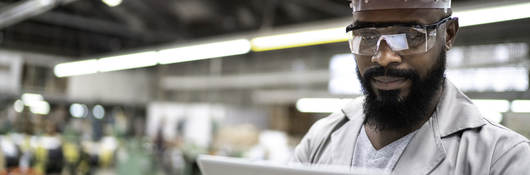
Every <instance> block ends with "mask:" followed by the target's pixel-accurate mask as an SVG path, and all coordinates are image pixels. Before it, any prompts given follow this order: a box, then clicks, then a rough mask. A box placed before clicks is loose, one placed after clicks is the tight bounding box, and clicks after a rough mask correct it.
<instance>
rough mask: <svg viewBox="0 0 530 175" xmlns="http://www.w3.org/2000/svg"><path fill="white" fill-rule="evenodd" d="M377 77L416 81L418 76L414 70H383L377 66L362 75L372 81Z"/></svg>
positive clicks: (383, 68)
mask: <svg viewBox="0 0 530 175" xmlns="http://www.w3.org/2000/svg"><path fill="white" fill-rule="evenodd" d="M377 76H391V77H403V78H406V79H411V80H416V79H418V77H419V74H418V73H417V72H416V71H414V70H410V69H409V70H404V69H394V68H385V67H383V66H377V67H373V68H369V69H368V70H366V71H365V72H364V74H363V77H364V78H365V79H366V80H369V79H373V78H374V77H377Z"/></svg>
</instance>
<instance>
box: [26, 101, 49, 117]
mask: <svg viewBox="0 0 530 175" xmlns="http://www.w3.org/2000/svg"><path fill="white" fill-rule="evenodd" d="M29 110H30V111H31V113H33V114H39V115H48V113H50V104H49V103H48V102H46V101H36V102H33V103H32V104H31V106H29Z"/></svg>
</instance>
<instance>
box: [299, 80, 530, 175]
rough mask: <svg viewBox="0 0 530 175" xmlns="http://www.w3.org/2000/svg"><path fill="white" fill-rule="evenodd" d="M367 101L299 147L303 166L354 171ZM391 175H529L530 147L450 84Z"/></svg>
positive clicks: (327, 121) (323, 123)
mask: <svg viewBox="0 0 530 175" xmlns="http://www.w3.org/2000/svg"><path fill="white" fill-rule="evenodd" d="M362 103H363V98H362V97H361V98H357V99H355V100H353V102H352V103H350V104H348V105H347V106H346V107H344V108H343V109H342V110H341V111H340V112H336V113H333V114H331V115H330V116H328V117H326V118H323V119H321V120H319V121H317V122H316V123H315V124H314V125H313V126H312V127H311V129H310V130H309V131H308V133H307V134H306V135H305V136H304V138H303V139H302V141H301V142H300V143H299V145H298V146H297V147H296V149H295V152H294V160H295V161H296V162H299V163H306V164H307V163H311V164H328V165H343V166H350V165H351V164H352V159H353V152H354V147H355V143H356V140H357V136H358V134H359V131H360V129H361V125H362V123H363V120H364V114H363V110H362ZM392 174H406V175H415V174H440V175H448V174H481V175H482V174H517V175H519V174H529V175H530V142H529V141H528V139H527V138H525V137H524V136H521V135H519V134H517V133H515V132H513V131H511V130H509V129H507V128H505V127H503V126H501V125H498V124H496V123H492V122H489V121H488V120H486V119H484V118H483V117H482V116H481V114H480V113H479V111H478V109H477V108H476V106H475V105H473V103H472V102H471V101H470V100H469V98H468V97H466V96H465V95H464V94H463V93H462V92H461V91H460V90H458V89H457V88H456V87H455V86H454V85H453V84H452V83H451V82H449V81H448V80H446V83H445V84H444V91H443V95H442V97H441V99H440V103H439V104H438V106H437V109H436V112H435V114H433V116H432V117H431V118H430V119H429V120H428V121H427V122H425V124H424V125H423V126H422V127H421V128H420V129H418V130H417V133H416V135H415V136H414V137H413V138H412V140H411V141H410V142H409V144H408V146H407V148H405V151H404V152H403V154H402V155H401V157H400V159H399V160H398V162H397V163H396V166H395V167H394V169H393V171H392Z"/></svg>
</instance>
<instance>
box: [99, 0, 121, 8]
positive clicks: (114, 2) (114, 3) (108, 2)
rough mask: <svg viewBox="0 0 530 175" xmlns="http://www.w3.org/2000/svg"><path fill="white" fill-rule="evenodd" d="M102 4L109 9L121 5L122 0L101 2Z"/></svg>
mask: <svg viewBox="0 0 530 175" xmlns="http://www.w3.org/2000/svg"><path fill="white" fill-rule="evenodd" d="M102 1H103V3H105V4H107V5H108V6H109V7H116V6H118V5H120V4H121V2H122V0H102Z"/></svg>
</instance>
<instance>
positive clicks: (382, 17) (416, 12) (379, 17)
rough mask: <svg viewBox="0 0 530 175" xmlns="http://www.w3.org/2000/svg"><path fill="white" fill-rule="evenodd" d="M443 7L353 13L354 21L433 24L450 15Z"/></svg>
mask: <svg viewBox="0 0 530 175" xmlns="http://www.w3.org/2000/svg"><path fill="white" fill-rule="evenodd" d="M450 13H451V12H450V10H443V9H387V10H370V11H361V12H354V13H353V23H415V24H432V23H434V22H436V21H438V20H440V19H442V18H444V17H446V16H449V15H450Z"/></svg>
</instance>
